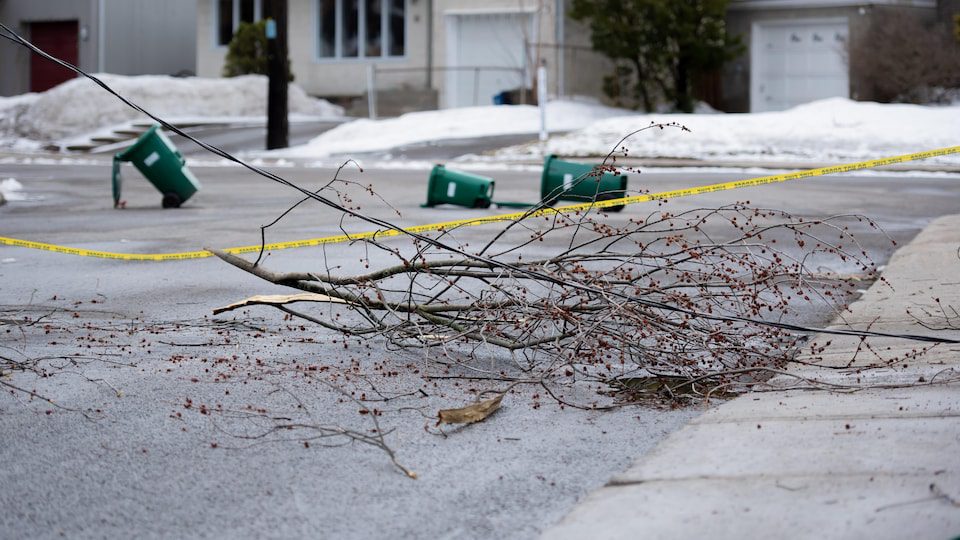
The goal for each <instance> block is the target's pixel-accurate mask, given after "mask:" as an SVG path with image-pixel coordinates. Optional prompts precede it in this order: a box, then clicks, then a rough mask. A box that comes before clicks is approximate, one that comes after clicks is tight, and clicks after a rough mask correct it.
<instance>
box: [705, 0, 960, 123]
mask: <svg viewBox="0 0 960 540" xmlns="http://www.w3.org/2000/svg"><path fill="white" fill-rule="evenodd" d="M953 5H956V2H953ZM949 6H950V2H937V1H936V0H887V1H873V2H864V1H846V0H807V1H798V0H733V1H731V3H730V10H729V12H728V15H727V29H728V31H729V32H731V33H734V34H738V35H740V36H741V37H742V39H743V43H744V45H746V52H745V54H743V55H742V56H740V57H739V58H737V59H735V60H734V61H732V62H730V63H729V64H728V65H727V66H725V68H724V70H723V73H722V82H721V85H722V98H721V100H720V102H719V103H717V104H715V105H718V106H719V107H720V108H722V109H723V110H726V111H734V112H742V111H750V112H763V111H771V110H782V109H787V108H790V107H793V106H795V105H799V104H801V103H806V102H809V101H813V100H816V99H823V98H828V97H835V96H840V97H848V98H852V99H857V100H873V99H877V96H876V95H875V92H874V90H873V89H874V80H873V79H874V78H875V77H876V76H877V74H876V73H873V72H871V71H869V70H868V69H866V66H867V64H868V62H867V61H866V60H867V58H865V57H864V55H869V54H874V53H876V49H875V47H876V46H877V45H878V44H877V43H872V42H868V41H867V40H875V39H876V36H872V35H871V34H870V32H869V31H870V29H871V27H872V26H873V25H878V24H881V23H882V21H883V20H884V19H887V20H891V19H892V20H896V21H900V22H903V21H907V20H920V21H925V22H931V23H936V22H937V19H939V18H944V17H946V16H947V13H948V12H949V11H950V9H949ZM918 61H922V59H918ZM958 69H960V66H958Z"/></svg>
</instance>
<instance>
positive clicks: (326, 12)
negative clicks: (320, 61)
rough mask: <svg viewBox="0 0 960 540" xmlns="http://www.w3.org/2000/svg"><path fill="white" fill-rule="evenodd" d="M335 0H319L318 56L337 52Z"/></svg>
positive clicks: (326, 55)
mask: <svg viewBox="0 0 960 540" xmlns="http://www.w3.org/2000/svg"><path fill="white" fill-rule="evenodd" d="M336 38H337V0H320V52H319V54H320V58H332V57H333V56H335V55H336V54H337V49H336V46H335V45H334V43H335V42H334V40H335V39H336Z"/></svg>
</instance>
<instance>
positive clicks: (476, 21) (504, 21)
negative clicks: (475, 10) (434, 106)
mask: <svg viewBox="0 0 960 540" xmlns="http://www.w3.org/2000/svg"><path fill="white" fill-rule="evenodd" d="M532 20H533V17H532V16H531V15H530V14H527V13H483V14H468V15H451V16H450V17H449V19H448V26H447V28H448V38H449V40H450V41H449V46H448V54H447V64H448V65H449V66H451V67H454V68H456V69H455V70H451V71H449V72H448V73H447V77H446V81H447V92H446V100H445V103H446V106H448V107H469V106H473V105H492V104H493V96H495V95H496V94H498V93H500V92H502V91H504V90H513V89H515V88H519V87H520V86H521V85H522V84H523V72H522V71H521V70H522V69H523V67H524V65H525V62H526V60H525V58H526V54H525V43H526V42H527V41H530V40H531V39H532V38H531V33H530V32H531V29H532ZM477 68H479V69H477ZM484 68H486V69H484ZM489 68H501V69H489Z"/></svg>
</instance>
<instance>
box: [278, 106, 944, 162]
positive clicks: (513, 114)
mask: <svg viewBox="0 0 960 540" xmlns="http://www.w3.org/2000/svg"><path fill="white" fill-rule="evenodd" d="M547 111H548V119H547V125H548V126H549V128H550V130H551V131H570V130H575V131H572V133H567V134H565V135H554V136H552V137H551V138H550V140H549V141H548V143H547V145H546V152H547V153H555V154H560V155H564V156H575V157H596V156H604V155H606V154H607V153H608V152H610V151H611V150H613V149H614V147H615V146H616V144H617V142H618V141H619V140H620V139H621V138H622V137H624V136H625V135H627V134H628V133H631V132H633V131H635V130H637V129H639V128H642V127H644V126H647V125H649V124H650V123H651V122H656V123H670V122H676V123H679V124H682V125H684V126H686V127H687V128H689V129H690V132H686V131H681V130H679V129H674V128H668V129H664V130H659V129H653V130H648V131H645V132H643V133H639V134H637V135H634V136H633V137H631V138H630V139H628V140H627V141H626V142H625V143H624V146H626V148H627V149H628V152H629V155H630V156H633V157H639V158H651V157H668V158H689V159H701V160H707V161H720V162H722V161H740V162H743V161H752V162H757V163H760V162H781V163H782V162H804V163H807V162H808V163H840V162H847V161H857V160H863V159H869V158H878V157H884V156H890V155H897V154H905V153H911V152H918V151H922V150H930V149H934V148H942V147H947V146H956V145H960V105H956V106H949V107H943V106H937V107H934V106H929V107H928V106H919V105H902V104H880V103H869V102H856V101H852V100H849V99H843V98H832V99H826V100H822V101H816V102H813V103H808V104H806V105H801V106H799V107H796V108H794V109H791V110H788V111H782V112H771V113H759V114H635V113H631V112H630V111H624V110H622V109H612V108H608V107H602V106H598V105H589V104H584V103H578V102H564V101H560V102H551V103H550V104H549V105H548V107H547ZM538 129H539V116H538V112H537V109H536V108H535V107H530V106H512V107H505V106H500V107H495V106H490V107H470V108H464V109H449V110H443V111H431V112H419V113H410V114H406V115H403V116H401V117H399V118H393V119H387V120H377V121H371V120H357V121H354V122H350V123H348V124H344V125H342V126H339V127H337V128H335V129H333V130H330V131H328V132H326V133H324V134H322V135H320V136H319V137H317V138H315V139H313V140H312V141H310V142H309V143H308V144H306V145H303V146H299V147H294V148H290V149H287V150H282V151H278V152H274V153H272V155H275V156H284V157H297V158H324V157H328V156H331V155H337V156H346V155H349V154H351V153H361V152H371V151H384V150H389V149H391V148H395V147H397V146H401V145H407V144H412V143H418V142H427V141H442V140H444V139H459V138H469V137H482V136H493V135H506V134H517V133H530V134H534V133H536V132H537V130H538ZM542 152H543V150H542V149H541V148H540V145H539V144H538V143H532V144H528V145H522V146H517V147H511V148H505V149H503V150H501V151H499V152H498V153H497V154H496V155H495V156H494V157H492V158H489V157H485V158H484V160H485V161H511V160H515V159H531V158H539V157H540V156H542ZM927 162H928V163H940V164H950V165H960V156H957V155H954V156H945V157H940V158H935V159H931V160H927Z"/></svg>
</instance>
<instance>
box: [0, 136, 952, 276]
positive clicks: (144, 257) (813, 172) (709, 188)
mask: <svg viewBox="0 0 960 540" xmlns="http://www.w3.org/2000/svg"><path fill="white" fill-rule="evenodd" d="M957 153H960V146H951V147H949V148H940V149H937V150H927V151H926V152H917V153H915V154H904V155H901V156H893V157H886V158H881V159H874V160H870V161H861V162H858V163H848V164H845V165H834V166H832V167H822V168H819V169H809V170H806V171H798V172H793V173H787V174H776V175H772V176H761V177H758V178H750V179H746V180H736V181H733V182H723V183H720V184H710V185H706V186H700V187H693V188H685V189H678V190H674V191H663V192H660V193H649V194H646V195H636V196H632V197H624V198H621V199H611V200H606V201H597V202H588V203H582V204H571V205H568V206H559V207H556V208H542V209H540V210H537V211H535V212H514V213H510V214H498V215H494V216H485V217H480V218H469V219H458V220H454V221H444V222H442V223H430V224H426V225H416V226H413V227H407V228H405V229H403V230H404V231H405V232H411V233H423V232H428V231H444V230H446V231H449V230H451V229H455V228H459V227H473V226H477V225H484V224H487V223H497V222H502V221H514V220H517V219H523V218H530V217H537V216H544V215H552V214H563V213H574V212H583V211H587V210H590V209H597V208H610V207H612V206H622V205H627V204H637V203H642V202H648V201H653V200H658V199H675V198H677V197H689V196H691V195H700V194H702V193H713V192H716V191H726V190H730V189H739V188H744V187H751V186H760V185H764V184H773V183H777V182H787V181H790V180H800V179H803V178H810V177H812V176H823V175H826V174H837V173H844V172H850V171H858V170H862V169H872V168H874V167H882V166H884V165H893V164H895V163H906V162H909V161H917V160H921V159H927V158H931V157H936V156H947V155H950V154H957ZM400 234H401V232H400V231H396V230H392V229H386V230H378V231H368V232H363V233H357V234H342V235H336V236H326V237H323V238H310V239H306V240H295V241H292V242H277V243H274V244H267V245H265V246H263V249H264V250H265V251H273V250H278V249H290V248H299V247H311V246H319V245H322V244H337V243H341V242H351V241H355V240H364V239H369V238H374V237H377V238H383V237H388V236H398V235H400ZM0 244H2V245H8V246H17V247H24V248H31V249H40V250H44V251H52V252H54V253H63V254H66V255H79V256H81V257H98V258H101V259H115V260H121V261H182V260H186V259H202V258H205V257H210V256H212V255H213V254H212V253H210V252H209V251H186V252H182V253H114V252H110V251H97V250H92V249H81V248H72V247H66V246H58V245H55V244H45V243H43V242H31V241H29V240H19V239H17V238H7V237H3V236H0ZM260 249H261V246H260V245H259V244H258V245H255V246H241V247H233V248H228V249H225V250H224V251H227V252H229V253H234V254H242V253H257V252H259V251H260Z"/></svg>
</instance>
